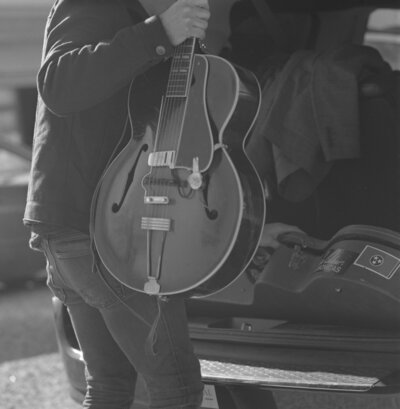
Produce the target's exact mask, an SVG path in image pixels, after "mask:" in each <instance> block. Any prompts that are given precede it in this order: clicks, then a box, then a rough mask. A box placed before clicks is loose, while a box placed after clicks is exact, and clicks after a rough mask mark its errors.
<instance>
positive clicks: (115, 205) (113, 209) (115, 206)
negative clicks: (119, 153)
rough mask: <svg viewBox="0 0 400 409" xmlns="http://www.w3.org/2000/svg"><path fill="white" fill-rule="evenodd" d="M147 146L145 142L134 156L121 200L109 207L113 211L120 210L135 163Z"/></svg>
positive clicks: (131, 179) (130, 182)
mask: <svg viewBox="0 0 400 409" xmlns="http://www.w3.org/2000/svg"><path fill="white" fill-rule="evenodd" d="M148 148H149V146H148V145H147V144H145V145H143V146H142V147H141V148H140V150H139V152H138V155H137V156H136V160H135V162H134V164H133V166H132V168H131V170H130V171H129V173H128V177H127V178H126V183H125V188H124V192H123V194H122V197H121V200H120V201H119V203H116V202H114V203H113V205H112V207H111V210H112V212H113V213H118V212H119V211H120V209H121V207H122V205H123V204H124V200H125V197H126V195H127V193H128V190H129V187H130V186H131V184H132V181H133V177H134V176H135V171H136V167H137V164H138V162H139V159H140V156H141V155H142V153H143V152H146V151H147V149H148Z"/></svg>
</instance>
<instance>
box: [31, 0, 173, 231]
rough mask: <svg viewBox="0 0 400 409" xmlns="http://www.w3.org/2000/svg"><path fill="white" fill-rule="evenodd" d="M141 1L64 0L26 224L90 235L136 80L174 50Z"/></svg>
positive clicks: (53, 15) (40, 114) (56, 21)
mask: <svg viewBox="0 0 400 409" xmlns="http://www.w3.org/2000/svg"><path fill="white" fill-rule="evenodd" d="M148 17H149V16H148V15H147V14H146V12H145V10H144V9H143V8H142V6H141V5H140V3H139V2H137V1H135V0H126V1H123V0H120V1H118V0H112V1H110V0H58V1H56V3H55V4H54V6H53V8H52V10H51V12H50V15H49V18H48V21H47V25H46V30H45V37H44V47H43V58H42V64H41V67H40V71H39V73H38V77H37V85H38V91H39V98H38V106H37V114H36V125H35V133H34V145H33V159H32V169H31V177H30V183H29V189H28V197H27V204H26V209H25V215H24V223H25V224H28V225H31V224H32V223H33V222H40V223H44V224H46V225H50V226H62V227H69V228H73V229H78V230H80V231H83V232H88V231H89V219H90V204H91V200H92V196H93V193H94V190H95V188H96V185H97V183H98V180H99V178H100V176H101V174H102V172H103V171H104V169H105V167H106V165H107V162H108V160H109V158H110V155H111V154H112V152H113V150H114V148H115V146H116V144H117V143H118V141H119V140H120V137H121V134H122V131H123V126H124V123H125V119H126V115H127V94H128V87H129V84H130V82H131V80H132V79H133V78H135V77H136V76H137V75H139V74H140V73H142V72H143V71H145V70H147V69H148V68H149V67H150V66H153V65H155V64H157V63H158V62H161V61H162V60H163V59H164V58H165V57H168V56H169V55H170V54H171V53H172V50H173V47H172V45H171V44H170V42H169V40H168V37H167V35H166V32H165V30H164V28H163V26H162V24H161V22H160V21H159V20H158V19H151V20H150V21H146V22H145V20H146V19H147V18H148Z"/></svg>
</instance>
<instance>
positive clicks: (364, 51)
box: [55, 0, 400, 409]
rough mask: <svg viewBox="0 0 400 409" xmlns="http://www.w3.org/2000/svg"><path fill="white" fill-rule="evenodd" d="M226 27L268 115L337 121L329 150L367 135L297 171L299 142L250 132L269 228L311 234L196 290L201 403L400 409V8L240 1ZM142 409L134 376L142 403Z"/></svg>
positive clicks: (67, 350)
mask: <svg viewBox="0 0 400 409" xmlns="http://www.w3.org/2000/svg"><path fill="white" fill-rule="evenodd" d="M264 6H265V7H264ZM260 13H262V14H260ZM387 19H389V20H387ZM387 21H389V23H387ZM231 29H232V33H231V39H230V40H231V48H230V49H226V50H224V51H223V53H222V55H226V56H229V58H230V59H231V60H232V61H233V62H235V63H237V64H239V65H242V66H245V67H246V68H248V69H250V70H252V71H254V72H255V73H256V74H257V76H258V78H259V80H260V83H261V85H262V88H263V96H265V98H266V102H267V106H266V107H265V109H268V111H263V107H261V109H260V112H261V114H264V115H265V118H267V117H268V119H271V121H272V122H273V120H274V118H275V124H276V123H279V124H282V123H284V124H285V125H287V126H288V127H289V126H291V125H293V124H294V125H293V128H292V129H295V130H296V131H298V135H300V136H299V137H300V138H302V136H301V135H303V131H304V134H305V135H306V137H308V136H309V134H312V133H313V132H317V131H321V129H319V130H318V129H317V128H318V126H319V125H318V123H322V122H324V121H325V122H324V123H325V124H326V123H328V122H329V123H330V124H332V126H331V128H330V129H323V130H322V131H321V132H322V133H323V134H325V135H327V139H326V141H325V142H326V144H327V145H326V150H325V151H323V152H324V153H326V152H328V151H329V149H330V148H331V147H332V146H336V145H335V143H336V142H338V139H337V140H335V141H334V142H332V141H333V139H334V138H336V137H337V133H336V132H339V131H343V132H345V133H346V140H345V141H344V142H343V140H342V143H345V145H346V143H347V142H349V141H350V142H349V144H351V142H354V137H355V135H357V136H356V139H357V143H358V145H357V154H354V151H351V149H352V148H351V147H350V148H349V146H347V145H346V146H345V148H346V149H347V148H349V149H350V151H351V152H353V153H350V154H348V155H347V152H348V151H346V153H345V154H343V155H342V154H338V155H336V156H335V154H333V156H331V157H330V160H329V161H328V162H329V163H328V164H326V161H325V164H324V165H321V166H319V162H318V161H319V159H320V156H318V155H321V154H322V153H321V147H319V148H318V149H319V150H318V149H317V151H316V154H315V157H314V158H312V160H313V162H312V164H313V165H312V166H314V165H315V168H312V169H311V168H307V167H305V168H307V169H308V170H309V169H311V171H310V172H309V173H307V172H304V169H303V168H301V166H300V169H299V167H296V170H295V171H294V172H292V173H289V176H288V177H287V176H282V174H281V172H282V169H281V168H280V167H279V163H281V162H279V161H280V160H283V161H285V160H286V159H288V158H293V157H296V155H297V154H298V151H297V150H296V149H295V148H294V149H293V145H292V143H293V144H294V142H293V139H290V135H289V137H288V139H285V140H286V142H287V144H286V145H285V144H282V145H279V146H278V147H279V149H276V146H277V145H275V146H274V142H275V141H276V139H274V138H275V137H276V135H277V133H274V131H276V132H278V131H279V132H280V131H282V129H281V128H277V127H276V126H275V125H274V123H273V124H272V125H271V121H270V122H268V121H267V120H265V121H264V122H265V123H264V124H263V125H262V126H261V125H256V127H255V129H254V132H255V133H257V138H258V139H257V138H256V140H255V141H254V142H253V139H252V138H253V137H254V135H252V136H251V138H250V141H249V142H248V145H247V148H248V152H249V156H251V157H252V158H254V162H255V166H256V168H257V170H258V171H259V173H260V176H261V178H262V179H263V182H264V183H265V186H266V193H267V198H266V208H267V219H266V222H267V223H287V224H291V225H295V226H298V227H300V228H301V229H302V230H303V231H304V232H305V234H299V233H289V234H285V235H283V236H281V237H280V241H281V243H282V244H281V246H280V247H279V249H278V250H276V251H272V250H271V249H269V248H259V250H258V251H257V252H256V254H255V257H254V258H253V260H252V262H251V263H250V265H249V266H248V267H247V269H246V270H245V271H244V272H243V273H242V274H241V275H240V276H239V277H238V278H237V279H236V280H235V281H234V282H233V283H231V284H230V285H229V286H228V287H226V288H225V289H223V290H222V291H220V292H217V293H215V294H212V295H211V296H208V297H204V298H203V297H194V298H190V299H188V302H187V307H188V315H189V318H190V334H191V338H192V341H193V345H194V347H195V350H196V353H197V354H198V356H199V358H200V360H201V362H202V370H203V378H204V381H205V383H206V384H209V385H213V386H214V388H213V389H212V392H210V393H215V394H216V396H217V401H218V403H217V404H216V403H215V401H213V400H212V399H211V398H210V399H211V401H210V402H209V403H207V402H206V401H205V402H204V406H203V407H204V408H215V407H217V408H222V409H250V408H251V409H270V408H272V409H274V408H279V409H280V408H292V407H293V408H300V409H303V408H304V409H306V408H307V409H314V408H315V409H317V408H318V409H319V408H324V409H331V408H332V409H336V408H339V407H340V408H352V409H357V408H380V409H391V408H393V409H394V408H396V407H399V406H400V342H399V341H400V308H399V307H400V298H399V290H400V210H399V209H400V186H399V182H398V181H399V180H400V179H399V178H400V165H399V163H400V161H399V159H400V150H399V140H400V110H399V100H400V71H399V69H400V12H399V4H398V2H397V1H390V0H387V1H377V0H375V1H374V0H351V1H348V0H346V1H345V0H343V1H342V0H335V1H333V0H330V1H324V2H318V1H316V0H301V1H299V0H296V1H295V0H279V1H277V0H269V1H268V2H262V1H261V2H259V1H257V2H252V1H249V0H247V1H238V2H236V3H235V5H234V6H233V8H232V13H231ZM248 44H253V47H249V46H248ZM224 53H225V54H224ZM318 81H320V82H318ZM319 86H320V87H319ZM288 101H290V102H288ZM285 104H286V105H285ZM275 107H276V110H275V111H274V108H275ZM282 107H286V108H284V109H282ZM267 112H268V115H267ZM310 112H312V114H310ZM288 113H289V114H288ZM286 114H287V115H286ZM285 115H286V116H285ZM321 118H323V119H324V121H322V120H321V122H319V119H321ZM291 121H294V122H291ZM313 121H314V122H313ZM260 122H262V120H260ZM316 129H317V131H316ZM284 130H285V129H283V131H284ZM283 131H282V132H283ZM269 132H270V133H269ZM317 133H318V132H317ZM271 135H272V136H271ZM330 138H333V139H330ZM338 138H339V137H338ZM341 146H342V147H343V145H341ZM346 149H345V150H346ZM252 155H254V156H252ZM293 155H294V156H293ZM282 158H283V159H282ZM308 159H309V158H308ZM307 169H306V170H307ZM286 175H287V174H286ZM55 313H56V323H57V332H58V338H59V343H60V350H61V352H62V354H63V358H64V362H65V364H66V368H67V374H68V377H69V381H70V384H71V393H72V395H73V396H75V398H76V399H80V398H81V393H82V390H83V389H82V388H83V386H82V385H83V374H82V362H81V361H80V356H79V348H78V346H77V342H76V340H75V339H74V334H73V330H72V327H71V324H70V322H69V319H68V315H67V312H66V310H64V309H63V308H62V307H61V306H60V305H59V304H58V303H57V302H56V301H55ZM213 402H214V403H213ZM145 405H146V393H145V390H144V387H143V385H141V384H140V383H139V385H138V396H137V398H136V402H135V406H134V408H135V409H140V408H144V407H146V406H145ZM212 405H219V406H212Z"/></svg>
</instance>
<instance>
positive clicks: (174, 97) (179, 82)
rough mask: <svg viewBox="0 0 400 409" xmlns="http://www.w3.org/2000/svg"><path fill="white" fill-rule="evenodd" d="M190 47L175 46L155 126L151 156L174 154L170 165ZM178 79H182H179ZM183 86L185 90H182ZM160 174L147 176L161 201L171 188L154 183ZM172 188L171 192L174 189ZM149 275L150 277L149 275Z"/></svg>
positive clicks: (164, 211)
mask: <svg viewBox="0 0 400 409" xmlns="http://www.w3.org/2000/svg"><path fill="white" fill-rule="evenodd" d="M194 44H195V43H194V39H193V41H192V44H191V45H190V44H189V45H188V44H187V42H185V43H183V44H181V45H180V46H178V48H177V50H176V51H175V53H174V56H173V58H172V61H171V67H170V73H169V78H168V83H167V90H166V95H165V96H164V99H163V104H162V106H161V110H160V116H161V117H160V122H159V126H158V130H157V135H156V143H155V146H154V152H157V151H161V152H163V151H165V152H168V151H175V155H174V158H173V159H174V161H175V160H176V156H177V152H178V142H179V140H180V138H181V135H180V133H181V129H182V124H183V113H184V107H185V102H186V101H185V99H184V98H187V95H185V94H186V91H187V90H188V88H189V85H190V84H189V81H190V79H191V78H190V75H191V66H192V63H193V53H194ZM187 48H189V49H190V58H189V61H188V62H189V64H188V66H187V65H186V60H185V59H184V58H183V56H184V55H187V54H188V53H187ZM182 70H186V73H185V75H182V72H183V71H182ZM182 76H183V77H185V78H184V79H182ZM183 86H184V87H185V88H184V89H183V90H182V87H183ZM182 91H184V92H182ZM161 136H162V137H161ZM171 148H173V149H171ZM166 163H167V162H166ZM171 172H172V171H171ZM160 173H161V174H163V173H165V168H164V166H162V167H161V169H158V167H157V166H155V167H153V168H152V170H151V174H153V175H154V180H155V184H156V186H157V190H158V191H157V194H156V196H164V197H167V198H169V191H170V190H171V186H170V184H169V182H168V180H169V179H168V178H166V180H165V181H164V180H163V179H160V181H158V176H159V174H160ZM152 181H153V177H152V176H150V188H152V186H151V184H152ZM157 182H159V183H157ZM160 183H161V186H160ZM177 183H178V184H179V178H178V180H177ZM173 187H174V188H175V186H174V185H173ZM176 188H178V189H179V188H180V186H179V185H178V186H176ZM158 192H160V193H158ZM151 193H152V192H151ZM150 206H151V207H154V209H152V210H153V211H152V212H151V213H152V216H153V217H155V216H156V215H157V216H159V217H162V218H166V215H167V213H168V210H169V209H168V208H167V207H168V206H164V205H161V211H158V210H159V209H158V208H159V206H158V205H155V206H152V205H150ZM164 233H165V232H164ZM165 236H166V234H164V239H165ZM163 242H165V240H163ZM164 244H165V243H164ZM150 245H151V241H150V242H149V241H148V246H150ZM160 257H162V254H161V255H160ZM151 264H152V263H151ZM159 273H160V271H158V272H157V273H156V277H157V279H158V278H159ZM150 274H151V275H153V274H152V273H150Z"/></svg>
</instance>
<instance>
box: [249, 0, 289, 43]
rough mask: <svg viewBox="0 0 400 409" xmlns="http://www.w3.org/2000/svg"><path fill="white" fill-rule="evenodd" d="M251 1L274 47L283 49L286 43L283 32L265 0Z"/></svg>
mask: <svg viewBox="0 0 400 409" xmlns="http://www.w3.org/2000/svg"><path fill="white" fill-rule="evenodd" d="M251 2H252V3H253V6H254V8H255V9H256V11H257V13H258V15H259V17H260V18H261V20H262V21H263V23H264V26H265V29H266V30H267V32H268V34H269V36H270V37H271V38H272V40H273V41H274V43H275V45H276V47H277V48H278V49H280V50H284V49H285V45H286V36H285V32H284V31H283V29H282V27H281V25H280V24H279V22H278V20H277V18H276V17H275V15H274V13H273V12H272V10H271V8H270V6H269V5H268V3H267V0H251Z"/></svg>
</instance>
